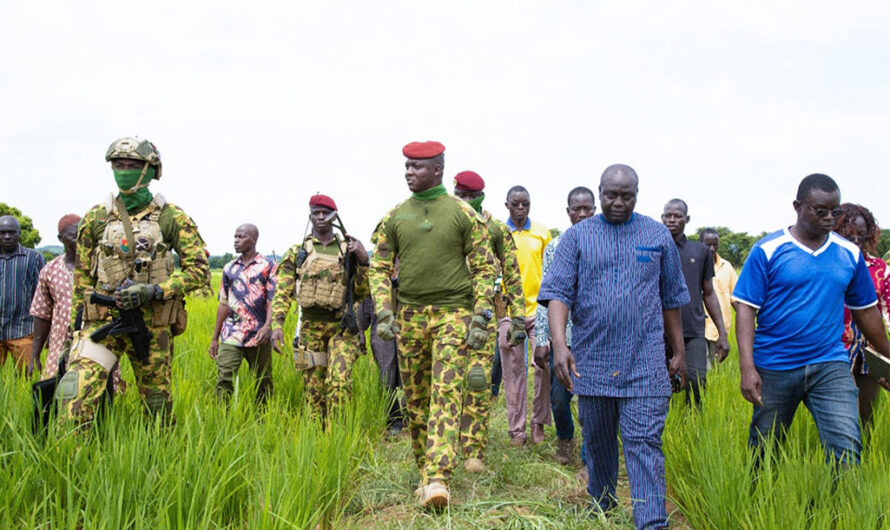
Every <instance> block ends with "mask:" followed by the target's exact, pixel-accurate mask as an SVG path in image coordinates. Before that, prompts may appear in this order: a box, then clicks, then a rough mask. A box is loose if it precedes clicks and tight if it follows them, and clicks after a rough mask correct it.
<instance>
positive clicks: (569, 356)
mask: <svg viewBox="0 0 890 530" xmlns="http://www.w3.org/2000/svg"><path fill="white" fill-rule="evenodd" d="M637 183H638V179H637V174H636V172H635V171H634V170H633V169H632V168H630V167H628V166H625V165H620V164H617V165H613V166H609V167H608V168H606V170H605V172H604V173H603V176H602V178H601V180H600V188H599V191H600V204H601V205H602V208H603V213H602V215H597V216H594V217H591V218H589V219H586V220H584V221H581V222H580V223H578V224H576V225H574V226H572V227H571V228H569V229H568V230H566V232H565V233H564V234H563V235H562V237H561V238H560V242H559V247H557V249H556V257H555V258H554V260H553V264H552V265H551V266H550V269H549V270H548V273H547V276H546V277H545V278H544V283H543V285H542V286H541V292H540V293H539V294H538V301H539V302H540V303H542V304H545V305H546V306H547V312H548V319H549V322H550V334H551V335H550V337H551V339H550V340H551V344H552V347H553V369H554V371H555V372H556V377H557V378H558V379H559V380H560V381H561V382H562V383H563V384H564V385H565V386H566V388H567V389H568V390H569V391H570V392H574V393H575V394H576V395H578V415H579V416H580V418H581V426H582V433H583V435H584V443H585V445H586V446H587V469H588V473H589V476H590V479H589V482H588V486H587V491H588V492H589V493H590V495H591V497H592V498H593V502H594V505H595V506H596V507H599V508H600V509H602V510H604V511H605V510H609V509H611V508H613V507H615V506H616V504H617V501H616V499H615V488H616V485H617V481H618V429H619V427H620V429H621V442H622V445H623V448H624V459H625V462H626V464H627V477H628V480H629V482H630V494H631V498H632V499H633V501H632V503H633V514H634V523H635V524H636V526H637V528H650V527H666V526H667V524H668V519H667V511H666V509H665V489H666V485H665V478H664V453H663V452H662V450H661V435H662V432H663V430H664V422H665V418H666V417H667V412H668V402H669V400H670V396H671V383H670V379H669V375H668V374H669V373H670V375H671V376H673V377H677V378H679V380H680V381H679V383H680V385H681V386H685V377H686V374H685V367H686V359H685V358H684V353H685V352H684V349H683V328H682V322H681V320H680V307H682V306H683V305H684V304H687V303H689V293H688V292H687V290H686V285H685V283H684V281H683V271H682V269H681V267H680V256H679V254H678V252H677V246H676V245H675V244H674V242H673V240H672V239H671V236H670V233H669V232H668V231H667V229H666V228H665V227H664V226H663V225H662V224H661V223H658V222H656V221H655V220H653V219H650V218H648V217H645V216H642V215H639V214H636V213H634V211H633V210H634V206H635V205H636V200H637V187H638V186H637ZM570 311H571V314H572V324H573V326H572V349H571V350H569V347H568V343H567V342H566V323H567V321H568V315H569V312H570ZM665 332H666V333H667V336H668V339H669V340H670V342H671V345H672V346H673V349H674V357H673V359H671V364H670V368H669V369H667V368H666V367H665V362H664V333H665ZM576 359H577V362H576Z"/></svg>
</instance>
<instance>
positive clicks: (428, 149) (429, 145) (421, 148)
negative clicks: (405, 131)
mask: <svg viewBox="0 0 890 530" xmlns="http://www.w3.org/2000/svg"><path fill="white" fill-rule="evenodd" d="M444 152H445V146H444V145H442V144H440V143H439V142H411V143H410V144H408V145H406V146H405V147H403V148H402V154H403V155H405V158H417V159H421V158H433V157H434V156H439V155H441V154H442V153H444Z"/></svg>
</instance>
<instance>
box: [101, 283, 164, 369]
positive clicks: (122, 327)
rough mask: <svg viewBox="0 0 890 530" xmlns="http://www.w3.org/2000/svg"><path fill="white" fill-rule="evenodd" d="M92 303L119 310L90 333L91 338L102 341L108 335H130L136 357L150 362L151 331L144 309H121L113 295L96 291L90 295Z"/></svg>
mask: <svg viewBox="0 0 890 530" xmlns="http://www.w3.org/2000/svg"><path fill="white" fill-rule="evenodd" d="M90 303H91V304H96V305H104V306H105V307H110V308H114V309H116V310H117V312H118V316H117V317H115V318H114V319H113V320H112V321H111V322H109V323H108V324H105V325H104V326H102V327H101V328H99V329H97V330H96V331H94V332H93V333H92V334H90V340H92V341H93V342H100V341H101V340H102V339H104V338H105V337H108V336H112V337H113V336H115V335H123V334H127V335H128V336H129V337H130V344H132V345H133V351H134V352H135V353H136V358H137V359H139V360H140V361H142V362H143V363H145V362H148V352H149V346H150V344H151V332H150V331H148V328H147V327H146V326H145V320H144V319H143V317H142V310H140V309H138V308H133V309H119V308H118V307H117V303H116V302H115V300H114V298H113V297H111V296H105V295H104V294H99V293H97V292H95V291H94V292H93V294H91V295H90Z"/></svg>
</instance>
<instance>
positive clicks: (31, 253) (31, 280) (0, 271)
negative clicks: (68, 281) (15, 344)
mask: <svg viewBox="0 0 890 530" xmlns="http://www.w3.org/2000/svg"><path fill="white" fill-rule="evenodd" d="M44 265H46V260H44V259H43V254H41V253H40V252H37V251H36V250H34V249H30V248H25V247H23V246H21V245H19V246H18V248H17V249H16V251H15V252H13V253H12V254H11V255H9V256H6V255H3V254H0V340H12V339H18V338H21V337H26V336H28V335H30V334H32V333H33V332H34V321H33V319H32V318H31V315H30V314H29V313H28V311H29V309H30V308H31V299H32V298H34V291H35V290H37V277H38V275H39V274H40V269H42V268H43V266H44Z"/></svg>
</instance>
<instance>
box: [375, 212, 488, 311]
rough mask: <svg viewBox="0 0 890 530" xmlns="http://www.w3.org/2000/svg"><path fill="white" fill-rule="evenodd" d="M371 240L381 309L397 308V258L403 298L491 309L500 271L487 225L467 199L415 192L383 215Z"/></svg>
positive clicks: (404, 301) (400, 298)
mask: <svg viewBox="0 0 890 530" xmlns="http://www.w3.org/2000/svg"><path fill="white" fill-rule="evenodd" d="M373 242H374V244H375V251H374V255H373V257H372V258H371V271H370V283H371V295H372V296H373V297H374V303H375V306H376V310H377V312H380V311H382V310H384V309H388V310H394V307H393V303H392V277H393V275H394V273H395V263H396V260H398V263H399V265H398V268H399V288H398V301H399V303H400V304H403V305H439V306H443V307H465V308H467V309H472V310H473V311H474V312H475V313H476V314H480V313H482V312H483V311H484V310H492V311H493V307H492V304H493V298H494V281H495V277H496V276H497V273H496V265H495V262H496V260H495V257H494V252H493V251H492V247H491V244H490V240H489V231H488V228H487V227H486V224H485V221H484V220H483V219H482V217H481V216H479V215H478V214H477V213H476V212H475V210H473V208H472V207H470V205H468V204H467V203H465V202H464V201H462V200H460V199H458V198H456V197H454V196H451V195H442V196H440V197H437V198H434V199H431V200H426V201H422V200H420V199H416V198H413V197H412V198H410V199H408V200H406V201H404V202H402V203H401V204H399V205H398V206H396V207H395V208H393V209H392V210H390V211H389V212H388V213H387V214H386V216H384V218H383V219H382V220H381V221H380V224H378V226H377V228H376V229H375V231H374V236H373Z"/></svg>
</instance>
